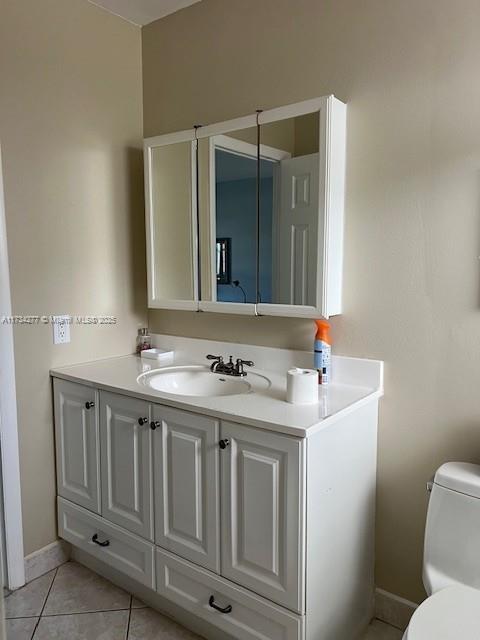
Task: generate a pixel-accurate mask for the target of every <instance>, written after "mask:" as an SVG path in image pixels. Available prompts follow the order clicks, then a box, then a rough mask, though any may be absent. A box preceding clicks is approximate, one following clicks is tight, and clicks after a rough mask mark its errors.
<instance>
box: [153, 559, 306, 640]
mask: <svg viewBox="0 0 480 640" xmlns="http://www.w3.org/2000/svg"><path fill="white" fill-rule="evenodd" d="M156 555H157V591H158V593H159V594H160V595H162V596H164V597H165V598H168V599H169V600H172V601H173V602H175V603H176V604H178V605H180V606H182V607H184V608H185V609H188V611H190V612H191V613H194V614H195V615H197V616H199V617H201V618H203V619H204V620H207V621H208V622H209V623H210V624H213V625H215V626H216V627H218V628H219V629H222V631H224V632H225V633H228V634H230V635H232V636H233V637H234V638H238V640H302V639H303V638H304V617H303V616H299V615H296V614H294V613H291V612H289V611H287V610H286V609H283V608H282V607H279V606H277V605H274V604H272V603H271V602H268V601H267V600H264V599H263V598H261V597H260V596H256V595H254V594H252V593H249V592H248V591H246V590H245V589H242V588H241V587H238V586H236V585H234V584H232V583H230V582H228V581H227V580H224V579H222V578H219V577H218V576H215V575H213V574H211V573H210V572H208V571H206V570H204V569H201V568H200V567H196V566H195V565H192V564H191V563H190V562H188V561H187V560H182V559H180V558H178V557H176V556H174V555H172V554H170V553H168V552H166V551H163V550H160V549H157V551H156ZM212 597H213V602H212V600H211V598H212ZM210 602H212V604H215V605H217V606H218V607H221V608H225V607H231V610H229V611H228V612H225V613H221V612H220V611H218V610H216V609H214V608H213V607H212V606H211V604H209V603H210Z"/></svg>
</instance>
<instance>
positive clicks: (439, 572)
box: [403, 462, 480, 640]
mask: <svg viewBox="0 0 480 640" xmlns="http://www.w3.org/2000/svg"><path fill="white" fill-rule="evenodd" d="M479 532H480V466H479V465H474V464H468V463H457V462H449V463H446V464H444V465H442V466H441V467H440V468H439V469H438V471H437V473H436V474H435V478H434V481H433V485H432V492H431V496H430V502H429V505H428V514H427V525H426V529H425V545H424V560H423V582H424V585H425V589H426V591H427V594H429V597H428V598H427V599H426V600H425V601H424V602H423V603H422V604H421V605H420V606H419V607H418V608H417V610H416V611H415V613H414V614H413V616H412V618H411V620H410V624H409V625H408V628H407V630H406V632H405V635H404V636H403V640H479V639H480V549H479V540H478V537H479Z"/></svg>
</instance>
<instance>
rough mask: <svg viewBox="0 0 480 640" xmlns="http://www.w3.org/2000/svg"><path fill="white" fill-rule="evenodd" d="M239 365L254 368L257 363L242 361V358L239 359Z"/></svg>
mask: <svg viewBox="0 0 480 640" xmlns="http://www.w3.org/2000/svg"><path fill="white" fill-rule="evenodd" d="M237 364H242V365H243V364H244V365H245V366H247V367H254V366H255V363H254V362H253V360H242V359H241V358H237Z"/></svg>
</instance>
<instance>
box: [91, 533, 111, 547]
mask: <svg viewBox="0 0 480 640" xmlns="http://www.w3.org/2000/svg"><path fill="white" fill-rule="evenodd" d="M92 542H94V543H95V544H98V546H99V547H108V545H109V544H110V540H104V541H103V542H100V540H99V539H98V535H97V534H96V533H95V534H94V535H93V536H92Z"/></svg>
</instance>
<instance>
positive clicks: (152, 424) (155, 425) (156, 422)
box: [150, 420, 161, 431]
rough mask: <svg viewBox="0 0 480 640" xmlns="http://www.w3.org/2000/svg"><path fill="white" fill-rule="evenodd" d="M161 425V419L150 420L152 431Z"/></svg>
mask: <svg viewBox="0 0 480 640" xmlns="http://www.w3.org/2000/svg"><path fill="white" fill-rule="evenodd" d="M160 426H161V425H160V421H159V420H152V421H151V422H150V429H151V430H152V431H155V429H158V427H160Z"/></svg>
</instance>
